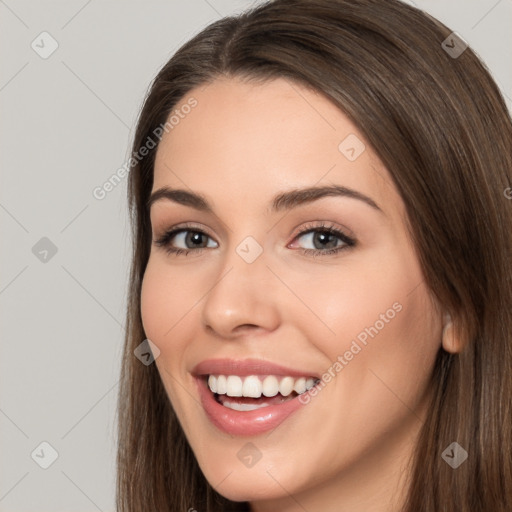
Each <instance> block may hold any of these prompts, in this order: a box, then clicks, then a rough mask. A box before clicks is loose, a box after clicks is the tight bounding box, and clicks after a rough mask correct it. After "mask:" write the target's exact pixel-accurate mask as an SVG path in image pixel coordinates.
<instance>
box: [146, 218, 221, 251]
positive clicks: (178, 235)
mask: <svg viewBox="0 0 512 512" xmlns="http://www.w3.org/2000/svg"><path fill="white" fill-rule="evenodd" d="M192 228H194V229H192ZM207 238H210V237H209V235H208V234H206V233H205V232H204V231H203V230H201V229H199V228H197V227H195V226H193V225H190V224H186V225H184V226H181V227H179V228H176V229H172V230H170V231H167V232H165V233H164V234H163V236H162V237H160V238H159V239H157V240H155V245H157V246H158V247H163V248H165V250H166V252H167V253H169V254H175V255H176V256H177V255H179V254H184V255H185V256H187V255H188V254H189V253H190V252H192V251H193V252H195V253H196V254H199V253H200V252H201V250H202V249H203V248H205V247H212V246H213V247H216V245H215V244H213V245H212V244H208V242H206V246H205V245H204V243H205V239H207ZM210 240H211V238H210ZM176 243H177V244H181V245H185V247H174V245H175V244H176ZM187 245H189V246H190V247H189V246H187Z"/></svg>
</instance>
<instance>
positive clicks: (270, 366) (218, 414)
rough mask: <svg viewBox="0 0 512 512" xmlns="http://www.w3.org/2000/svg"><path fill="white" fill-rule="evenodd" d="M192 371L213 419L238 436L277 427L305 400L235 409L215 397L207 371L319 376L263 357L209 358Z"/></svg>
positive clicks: (204, 405)
mask: <svg viewBox="0 0 512 512" xmlns="http://www.w3.org/2000/svg"><path fill="white" fill-rule="evenodd" d="M192 374H193V375H194V377H195V380H196V383H197V387H198V391H199V396H200V398H201V403H202V405H203V408H204V410H205V412H206V415H207V416H208V418H209V419H210V421H211V422H212V423H213V424H214V425H215V426H216V427H217V428H219V429H220V430H223V431H224V432H227V433H228V434H231V435H236V436H254V435H257V434H261V433H263V432H266V431H268V430H272V429H275V428H276V427H277V426H278V425H280V424H281V423H282V422H283V421H284V420H285V419H286V418H288V416H290V415H291V414H292V413H293V412H295V411H297V410H298V409H300V408H301V406H302V405H303V404H302V403H301V402H300V401H299V399H298V398H299V397H298V396H297V397H295V398H293V399H291V400H287V401H286V402H283V403H282V404H276V405H268V406H266V407H262V408H261V409H257V410H254V411H235V410H233V409H230V408H228V407H224V406H223V405H222V404H219V403H218V402H217V400H215V398H214V395H213V393H212V392H211V391H210V388H209V387H208V384H207V382H206V375H239V376H240V377H244V376H247V375H282V376H290V377H314V378H319V377H318V375H317V374H315V373H311V372H310V371H308V370H296V369H293V368H286V367H284V366H281V365H278V364H275V363H271V362H268V361H263V360H261V359H243V360H234V359H207V360H205V361H202V362H200V363H199V364H198V365H196V366H195V367H194V369H193V370H192Z"/></svg>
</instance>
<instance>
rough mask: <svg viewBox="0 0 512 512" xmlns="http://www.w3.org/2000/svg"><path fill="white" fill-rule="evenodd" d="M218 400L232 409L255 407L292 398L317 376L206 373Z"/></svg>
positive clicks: (303, 391)
mask: <svg viewBox="0 0 512 512" xmlns="http://www.w3.org/2000/svg"><path fill="white" fill-rule="evenodd" d="M204 378H205V380H206V382H207V385H208V388H209V390H210V391H211V393H212V394H213V396H214V399H215V401H216V402H217V403H219V404H221V405H223V406H224V407H227V408H228V409H233V410H235V411H242V412H245V411H254V410H256V409H260V408H262V407H268V406H270V405H278V404H281V403H284V402H288V401H290V400H293V399H294V398H296V397H297V396H298V395H301V394H302V393H305V392H306V391H309V390H310V389H311V388H313V387H314V386H315V385H316V384H318V382H319V379H317V378H314V377H290V376H277V375H248V376H244V377H242V376H238V375H206V376H204Z"/></svg>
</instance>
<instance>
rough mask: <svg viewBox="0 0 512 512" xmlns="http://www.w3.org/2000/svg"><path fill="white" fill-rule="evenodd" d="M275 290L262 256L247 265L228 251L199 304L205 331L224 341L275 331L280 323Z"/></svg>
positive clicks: (270, 274) (272, 275)
mask: <svg viewBox="0 0 512 512" xmlns="http://www.w3.org/2000/svg"><path fill="white" fill-rule="evenodd" d="M278 286H279V280H278V279H276V277H275V276H274V274H273V273H272V272H271V271H270V270H269V268H268V267H267V265H266V259H265V253H264V252H263V253H262V254H261V255H260V256H259V257H258V258H257V259H256V260H255V261H253V262H252V263H248V262H247V261H245V260H244V259H243V258H242V257H241V256H240V255H239V254H238V253H237V252H236V251H235V249H233V250H231V251H230V253H229V255H228V256H226V258H224V260H223V263H222V265H220V266H219V269H218V273H217V274H216V277H215V280H214V282H213V284H212V286H211V288H210V290H209V292H207V294H206V297H205V300H204V301H203V302H202V304H203V310H202V321H203V325H204V327H205V329H206V330H208V331H209V332H210V334H213V335H214V336H216V337H221V338H223V339H226V340H230V339H231V340H232V339H236V338H238V337H239V336H241V335H242V334H246V333H247V332H255V333H257V332H258V331H262V332H264V331H273V330H275V329H276V328H277V327H278V325H279V322H280V320H281V316H280V311H279V304H278V301H279V296H280V295H279V293H278V290H277V287H278ZM281 286H282V285H281Z"/></svg>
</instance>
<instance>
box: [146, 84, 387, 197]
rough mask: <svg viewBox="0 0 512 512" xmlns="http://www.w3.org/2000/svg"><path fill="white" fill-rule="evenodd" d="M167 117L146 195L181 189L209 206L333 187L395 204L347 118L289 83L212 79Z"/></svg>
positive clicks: (381, 173) (371, 155)
mask: <svg viewBox="0 0 512 512" xmlns="http://www.w3.org/2000/svg"><path fill="white" fill-rule="evenodd" d="M187 104H189V105H195V106H194V107H193V108H186V107H185V106H186V105H187ZM171 116H174V117H173V118H172V120H173V123H172V128H171V129H169V131H168V132H166V133H164V136H163V138H162V140H161V142H160V144H159V147H158V150H157V155H156V160H155V171H154V172H155V175H154V186H153V189H154V190H155V189H157V188H160V187H163V186H168V187H176V188H178V187H179V188H184V187H189V188H191V189H193V190H195V191H200V192H204V194H205V195H207V196H209V197H211V198H212V202H213V203H214V204H215V202H216V201H217V200H218V201H223V200H228V199H229V197H231V199H233V196H234V194H238V195H240V194H241V195H243V196H244V197H245V198H246V200H248V201H253V200H254V201H256V200H258V198H259V200H260V201H263V200H264V199H265V198H266V197H270V196H271V195H272V196H273V195H274V194H275V192H276V191H277V190H285V189H289V188H293V187H305V186H312V185H318V184H326V183H334V184H339V185H343V186H347V187H351V188H355V189H357V190H359V191H361V192H362V193H365V194H368V195H372V196H373V197H374V199H375V200H376V201H377V202H378V203H379V202H380V203H383V202H388V201H389V200H390V199H392V200H393V201H394V202H395V203H396V199H397V197H396V195H397V193H396V191H395V190H394V187H393V186H392V185H391V181H390V177H389V175H388V173H387V171H386V169H385V168H384V166H383V165H382V164H381V162H380V160H379V159H378V158H377V157H376V155H375V154H374V152H373V151H372V149H371V148H370V147H369V145H368V144H367V142H366V141H365V140H364V137H363V135H362V134H361V133H360V132H359V130H358V129H357V128H356V126H355V125H354V124H353V123H352V121H351V120H350V119H349V118H348V117H347V116H346V115H345V114H344V113H343V112H342V111H341V110H340V109H338V108H337V107H336V106H335V105H334V104H333V103H332V102H331V101H329V99H327V98H326V97H325V96H323V95H322V94H320V93H318V92H316V91H313V90H311V89H309V88H306V87H304V86H301V85H298V84H297V83H293V82H290V81H288V80H286V79H276V80H272V81H268V82H265V83H248V82H243V81H242V80H240V79H225V78H222V79H218V80H215V81H214V82H212V83H210V84H207V85H205V86H200V87H198V88H196V89H194V90H192V91H190V92H189V93H188V94H187V95H186V96H185V97H184V98H183V99H182V100H181V101H180V102H179V103H178V104H177V105H176V106H175V107H174V109H173V111H172V112H171V114H170V116H169V119H171ZM340 144H341V145H340ZM351 147H353V148H354V150H355V151H356V152H357V153H359V152H360V151H362V152H361V153H360V154H359V156H357V158H356V159H355V160H354V159H353V158H352V159H350V158H348V157H347V155H348V156H351V155H353V154H354V152H352V153H350V152H349V153H347V149H348V150H349V151H350V149H351ZM363 148H364V149H363ZM357 153H356V155H357ZM389 194H394V196H395V197H394V198H390V197H387V196H389Z"/></svg>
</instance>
